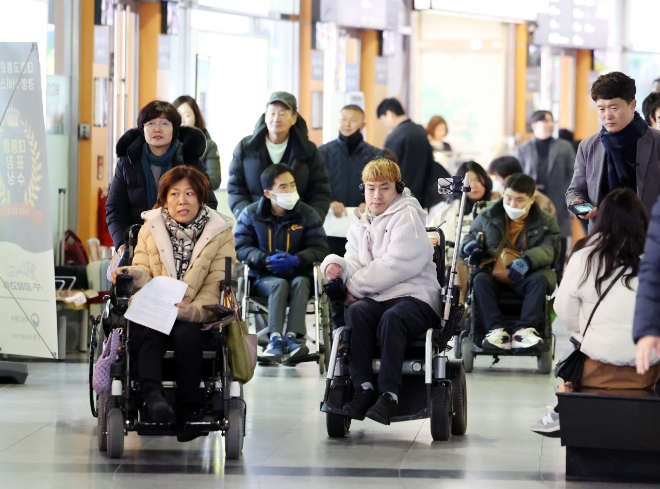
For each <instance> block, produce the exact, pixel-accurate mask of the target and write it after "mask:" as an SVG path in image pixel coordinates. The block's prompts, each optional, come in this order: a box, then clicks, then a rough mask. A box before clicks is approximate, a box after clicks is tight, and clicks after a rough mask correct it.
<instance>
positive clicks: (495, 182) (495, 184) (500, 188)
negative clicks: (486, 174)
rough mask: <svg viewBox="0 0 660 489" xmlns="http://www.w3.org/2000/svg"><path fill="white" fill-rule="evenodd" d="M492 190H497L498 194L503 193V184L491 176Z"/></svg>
mask: <svg viewBox="0 0 660 489" xmlns="http://www.w3.org/2000/svg"><path fill="white" fill-rule="evenodd" d="M492 191H493V192H497V193H498V194H503V193H504V184H503V183H502V182H500V181H499V180H495V179H494V178H493V190H492Z"/></svg>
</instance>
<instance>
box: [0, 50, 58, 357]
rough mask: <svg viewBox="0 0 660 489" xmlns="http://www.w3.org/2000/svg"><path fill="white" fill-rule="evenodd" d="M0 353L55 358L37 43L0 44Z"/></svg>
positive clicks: (51, 261)
mask: <svg viewBox="0 0 660 489" xmlns="http://www.w3.org/2000/svg"><path fill="white" fill-rule="evenodd" d="M0 117H1V118H2V119H1V122H0V279H1V280H0V324H2V327H1V328H0V352H1V353H3V354H5V353H8V354H15V355H26V356H35V357H45V358H57V318H56V311H55V266H54V259H53V241H52V227H51V214H50V205H49V203H50V198H49V191H48V164H47V161H46V133H45V127H44V118H43V107H42V97H41V74H40V66H39V56H38V50H37V45H36V43H27V42H15V43H10V42H2V43H0Z"/></svg>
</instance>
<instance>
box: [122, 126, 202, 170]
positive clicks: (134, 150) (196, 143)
mask: <svg viewBox="0 0 660 489" xmlns="http://www.w3.org/2000/svg"><path fill="white" fill-rule="evenodd" d="M177 139H178V140H179V147H178V149H177V152H176V156H175V158H177V159H178V160H179V162H180V163H183V164H185V165H190V164H192V162H194V161H196V160H198V159H200V158H201V157H202V155H203V154H204V151H206V136H205V135H204V133H203V132H202V131H200V130H199V129H197V128H196V127H191V126H181V127H180V128H179V134H178V135H177ZM145 142H146V141H145V139H144V135H143V133H142V131H140V130H139V129H138V128H133V129H129V130H128V131H126V132H125V133H124V135H123V136H122V137H121V138H119V141H117V148H116V150H117V157H118V158H122V157H125V156H128V158H129V159H130V160H131V162H132V163H133V164H136V162H139V161H140V158H141V157H142V146H143V145H144V144H145Z"/></svg>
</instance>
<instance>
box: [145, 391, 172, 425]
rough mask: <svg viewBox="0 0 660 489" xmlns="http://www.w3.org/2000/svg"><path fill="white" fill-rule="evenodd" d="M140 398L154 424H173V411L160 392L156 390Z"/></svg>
mask: <svg viewBox="0 0 660 489" xmlns="http://www.w3.org/2000/svg"><path fill="white" fill-rule="evenodd" d="M142 398H143V399H144V404H145V405H146V406H147V412H148V413H149V416H150V417H151V420H152V421H153V422H154V423H164V424H173V423H174V410H173V409H172V406H170V405H169V403H168V402H167V401H166V400H165V398H164V397H163V395H162V394H161V393H160V392H158V391H157V390H154V391H149V392H147V393H146V394H144V395H143V396H142Z"/></svg>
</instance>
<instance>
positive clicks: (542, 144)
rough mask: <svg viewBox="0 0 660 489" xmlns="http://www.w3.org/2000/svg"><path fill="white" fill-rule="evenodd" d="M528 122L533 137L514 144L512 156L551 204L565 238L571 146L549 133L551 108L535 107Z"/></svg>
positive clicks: (567, 232) (568, 218)
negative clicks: (535, 109)
mask: <svg viewBox="0 0 660 489" xmlns="http://www.w3.org/2000/svg"><path fill="white" fill-rule="evenodd" d="M528 122H529V125H530V126H531V128H532V132H533V133H534V137H533V138H532V139H530V140H529V141H527V142H525V143H523V144H521V145H520V146H518V147H517V148H516V149H515V151H514V156H515V157H516V158H518V160H519V161H520V164H521V166H522V169H523V173H525V174H526V175H529V176H530V177H532V178H533V179H534V180H535V181H536V188H537V190H539V191H540V192H543V193H544V194H545V195H547V196H548V197H549V198H550V200H551V201H552V203H553V204H554V205H555V207H556V209H557V221H558V222H559V228H560V229H561V236H562V237H563V238H569V237H570V236H571V234H572V229H571V215H570V214H569V212H568V209H567V208H566V203H565V195H566V190H567V189H568V186H569V185H570V184H571V180H572V178H573V167H574V165H575V150H574V149H573V145H572V144H571V143H569V142H568V141H565V140H564V139H555V138H553V137H552V133H553V131H554V129H555V121H554V119H553V117H552V113H551V112H549V111H547V110H537V111H536V112H534V113H533V114H532V115H531V116H530V118H529V121H528Z"/></svg>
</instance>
